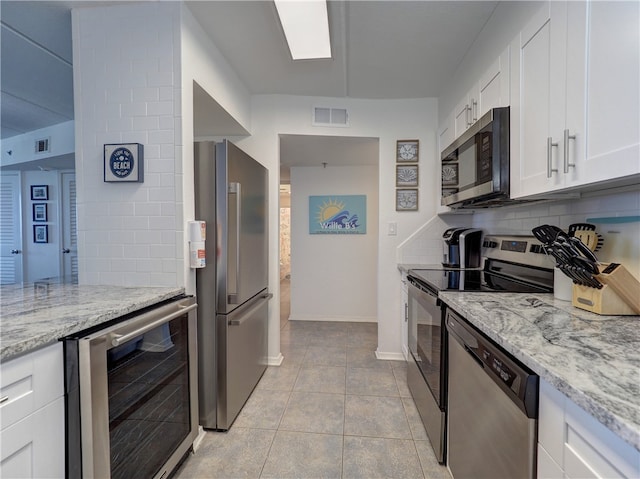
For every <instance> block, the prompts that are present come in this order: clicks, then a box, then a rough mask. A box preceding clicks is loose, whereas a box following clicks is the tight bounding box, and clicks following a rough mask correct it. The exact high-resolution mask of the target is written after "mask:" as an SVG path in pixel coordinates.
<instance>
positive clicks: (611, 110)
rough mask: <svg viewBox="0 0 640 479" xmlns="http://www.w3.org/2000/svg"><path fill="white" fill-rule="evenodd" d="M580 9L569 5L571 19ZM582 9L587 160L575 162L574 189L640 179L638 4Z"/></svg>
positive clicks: (597, 4) (592, 5) (603, 4)
mask: <svg viewBox="0 0 640 479" xmlns="http://www.w3.org/2000/svg"><path fill="white" fill-rule="evenodd" d="M580 4H582V2H576V5H574V4H573V2H570V15H569V18H570V19H571V18H572V17H577V16H579V15H580V14H581V12H579V11H578V12H576V10H579V7H580ZM582 9H583V10H586V9H589V12H588V13H587V12H585V13H584V14H583V15H584V16H585V17H586V18H585V23H586V25H587V29H588V32H587V35H586V38H587V46H586V53H587V54H586V63H587V65H586V69H583V71H585V70H586V75H584V77H583V84H584V87H583V88H584V89H586V99H587V100H586V109H587V110H586V118H587V124H586V133H585V134H586V154H584V153H583V155H582V156H579V157H578V158H577V160H576V161H577V165H576V168H575V170H576V171H575V178H574V180H573V181H574V182H575V183H576V184H588V183H593V182H598V181H603V180H609V179H614V178H619V177H623V176H628V175H634V174H638V173H640V159H639V158H640V114H639V113H638V108H639V106H640V3H639V2H635V1H629V2H599V1H598V2H595V1H594V2H589V3H587V4H586V6H583V7H582ZM578 33H579V32H578ZM569 55H570V56H572V52H569ZM568 93H569V92H568Z"/></svg>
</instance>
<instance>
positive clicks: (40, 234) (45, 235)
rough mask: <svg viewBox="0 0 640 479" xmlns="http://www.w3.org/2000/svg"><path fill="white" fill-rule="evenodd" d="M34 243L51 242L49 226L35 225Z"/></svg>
mask: <svg viewBox="0 0 640 479" xmlns="http://www.w3.org/2000/svg"><path fill="white" fill-rule="evenodd" d="M33 242H34V243H48V242H49V227H48V226H47V225H33Z"/></svg>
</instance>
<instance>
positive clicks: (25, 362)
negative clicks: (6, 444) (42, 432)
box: [0, 343, 64, 430]
mask: <svg viewBox="0 0 640 479" xmlns="http://www.w3.org/2000/svg"><path fill="white" fill-rule="evenodd" d="M0 373H1V375H0V398H2V403H0V430H4V429H5V428H7V427H9V426H11V425H12V424H14V423H16V422H17V421H20V420H21V419H24V418H25V417H27V416H28V415H29V414H31V413H33V412H34V411H37V410H38V409H40V408H42V407H43V406H45V405H46V404H48V403H50V402H52V401H54V400H55V399H57V398H59V397H62V395H63V394H64V382H63V355H62V344H61V343H56V344H53V345H51V346H47V347H45V348H42V349H39V350H37V351H34V352H32V353H29V354H27V355H25V356H21V357H19V358H16V359H13V360H10V361H7V362H6V363H2V364H0Z"/></svg>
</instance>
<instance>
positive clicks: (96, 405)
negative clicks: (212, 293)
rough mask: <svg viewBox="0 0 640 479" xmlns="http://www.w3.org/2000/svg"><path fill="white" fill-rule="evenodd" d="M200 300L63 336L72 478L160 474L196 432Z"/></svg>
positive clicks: (184, 301) (164, 306)
mask: <svg viewBox="0 0 640 479" xmlns="http://www.w3.org/2000/svg"><path fill="white" fill-rule="evenodd" d="M196 307H197V305H196V303H195V299H194V298H193V297H183V298H180V299H177V300H173V301H169V302H167V303H165V304H162V305H160V306H158V307H155V308H152V309H149V310H147V311H142V312H140V313H138V314H135V315H134V316H132V317H129V318H122V320H120V321H117V322H116V324H112V325H111V326H108V327H107V328H102V329H99V330H97V331H91V330H89V331H86V332H84V333H81V334H78V335H76V336H74V337H72V338H66V339H65V357H66V371H65V376H66V378H65V380H66V399H67V403H66V406H67V476H68V477H70V478H78V477H83V478H103V477H104V478H108V477H110V478H112V479H116V478H122V479H129V478H132V477H140V478H162V477H166V476H168V475H169V474H170V473H171V471H172V470H173V469H174V468H175V467H176V465H177V464H178V463H179V462H180V460H181V459H182V458H183V456H184V455H185V453H186V452H187V451H188V450H189V449H190V448H191V445H192V444H193V441H194V439H195V437H196V436H197V430H198V405H197V404H198V403H197V394H198V389H197V355H196V354H197V353H196Z"/></svg>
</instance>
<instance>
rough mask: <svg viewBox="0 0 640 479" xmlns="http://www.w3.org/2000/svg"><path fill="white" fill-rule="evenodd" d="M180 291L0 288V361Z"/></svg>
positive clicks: (55, 286) (61, 286) (60, 286)
mask: <svg viewBox="0 0 640 479" xmlns="http://www.w3.org/2000/svg"><path fill="white" fill-rule="evenodd" d="M182 293H184V288H178V287H157V288H154V287H151V288H138V287H135V288H125V287H119V286H88V285H77V284H57V283H36V284H25V285H8V286H0V361H6V360H8V359H11V358H12V357H14V356H18V355H20V354H23V353H27V352H29V351H31V350H33V349H37V348H39V347H41V346H45V345H47V344H50V343H53V342H55V341H57V340H58V339H59V338H61V337H64V336H68V335H70V334H73V333H75V332H78V331H82V330H83V329H87V328H90V327H93V326H96V325H99V324H101V323H104V322H107V321H109V320H111V319H115V318H118V317H120V316H123V315H125V314H127V313H131V312H133V311H137V310H139V309H142V308H145V307H147V306H151V305H153V304H155V303H158V302H160V301H163V300H166V299H170V298H173V297H174V296H177V295H179V294H182Z"/></svg>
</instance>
